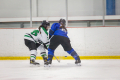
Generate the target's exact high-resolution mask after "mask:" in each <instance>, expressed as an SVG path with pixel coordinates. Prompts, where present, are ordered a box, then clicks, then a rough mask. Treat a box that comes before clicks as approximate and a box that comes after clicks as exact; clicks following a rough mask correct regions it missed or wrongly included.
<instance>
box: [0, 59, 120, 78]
mask: <svg viewBox="0 0 120 80" xmlns="http://www.w3.org/2000/svg"><path fill="white" fill-rule="evenodd" d="M37 61H38V62H39V63H40V66H39V67H38V66H30V64H29V60H0V80H120V60H119V59H105V60H104V59H101V60H82V64H81V65H82V66H76V65H75V64H74V60H61V61H60V63H58V62H57V61H56V60H53V64H52V66H51V67H44V65H43V61H42V60H37Z"/></svg>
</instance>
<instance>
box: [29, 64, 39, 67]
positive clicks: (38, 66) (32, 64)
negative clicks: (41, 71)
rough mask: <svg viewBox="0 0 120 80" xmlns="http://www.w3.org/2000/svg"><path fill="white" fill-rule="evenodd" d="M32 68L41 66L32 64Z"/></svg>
mask: <svg viewBox="0 0 120 80" xmlns="http://www.w3.org/2000/svg"><path fill="white" fill-rule="evenodd" d="M30 67H40V64H36V65H35V64H30Z"/></svg>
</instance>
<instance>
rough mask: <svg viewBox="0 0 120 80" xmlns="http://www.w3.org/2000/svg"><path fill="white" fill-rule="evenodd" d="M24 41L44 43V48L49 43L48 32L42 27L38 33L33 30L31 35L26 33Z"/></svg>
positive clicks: (36, 30) (37, 30)
mask: <svg viewBox="0 0 120 80" xmlns="http://www.w3.org/2000/svg"><path fill="white" fill-rule="evenodd" d="M40 32H41V33H40ZM24 39H27V40H30V41H33V42H35V43H37V42H39V41H41V42H42V43H45V44H46V46H48V44H47V43H49V38H48V32H47V31H46V29H45V28H43V27H41V29H40V31H39V29H35V30H33V31H32V32H31V33H26V34H25V35H24Z"/></svg>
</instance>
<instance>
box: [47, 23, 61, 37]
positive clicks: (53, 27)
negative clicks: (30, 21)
mask: <svg viewBox="0 0 120 80" xmlns="http://www.w3.org/2000/svg"><path fill="white" fill-rule="evenodd" d="M58 26H59V24H58V23H54V24H52V26H51V29H50V30H49V39H50V38H51V37H52V35H53V34H54V32H55V31H56V29H57V27H58Z"/></svg>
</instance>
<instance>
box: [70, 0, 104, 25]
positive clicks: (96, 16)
mask: <svg viewBox="0 0 120 80" xmlns="http://www.w3.org/2000/svg"><path fill="white" fill-rule="evenodd" d="M102 15H103V3H102V0H68V16H69V19H72V18H74V20H72V22H71V21H69V24H68V25H69V27H71V26H73V25H74V27H87V26H88V27H89V26H102Z"/></svg>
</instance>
